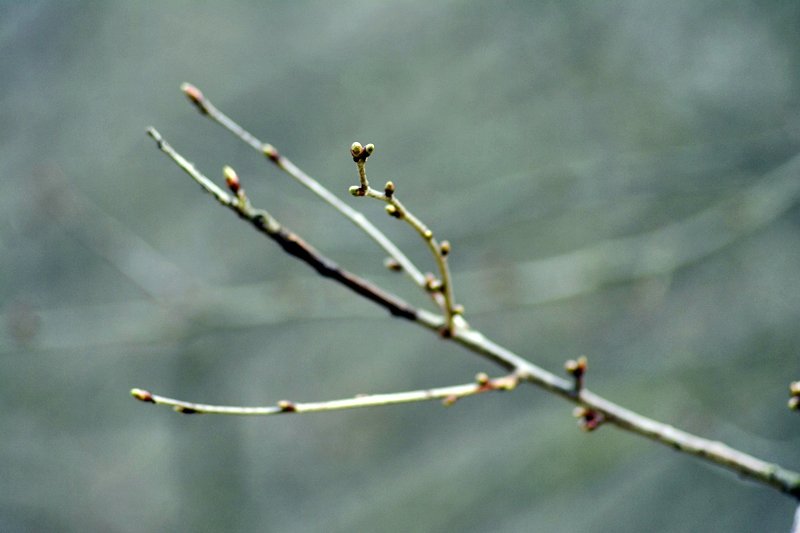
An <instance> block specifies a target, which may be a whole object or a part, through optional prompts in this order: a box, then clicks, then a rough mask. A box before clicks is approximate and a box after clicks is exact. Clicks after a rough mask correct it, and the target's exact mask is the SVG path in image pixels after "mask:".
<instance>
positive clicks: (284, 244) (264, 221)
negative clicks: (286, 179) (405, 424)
mask: <svg viewBox="0 0 800 533" xmlns="http://www.w3.org/2000/svg"><path fill="white" fill-rule="evenodd" d="M147 134H148V135H150V137H152V138H153V139H154V140H155V141H156V145H157V146H158V148H159V149H160V150H161V151H162V152H164V153H165V154H167V155H168V156H169V157H170V158H172V160H173V161H174V162H175V163H176V164H177V165H178V166H179V167H181V168H182V169H183V170H184V172H186V173H187V174H188V175H189V176H191V177H192V179H194V180H195V181H196V182H197V183H198V184H200V186H201V187H203V189H204V190H205V191H206V192H207V193H209V194H211V195H212V196H213V197H214V198H216V199H217V201H218V202H219V203H221V204H222V205H224V206H225V207H227V208H229V209H231V210H233V211H235V212H236V213H237V214H238V215H239V216H240V217H241V218H243V219H245V220H247V221H249V222H250V223H251V224H252V225H253V226H254V227H255V228H256V229H257V230H259V231H260V232H261V233H264V234H265V235H267V236H268V237H269V238H271V239H272V240H274V241H275V242H277V243H278V244H279V245H280V246H281V248H283V249H284V251H286V252H287V253H289V254H290V255H293V256H295V257H297V258H298V259H300V260H302V261H304V262H305V263H308V264H309V265H310V266H311V267H312V268H314V270H316V271H317V272H318V273H319V274H321V275H322V276H324V277H328V278H332V279H335V280H336V281H338V282H339V283H342V284H343V285H345V286H347V287H349V288H350V289H352V290H353V291H355V292H357V293H358V294H360V295H362V296H364V297H365V298H367V299H369V300H372V301H373V302H375V303H377V304H378V305H381V306H382V307H384V308H386V309H387V310H388V311H389V312H390V313H391V314H393V315H396V316H402V317H404V318H408V319H410V320H414V319H415V318H416V316H417V315H418V314H419V311H418V310H417V309H415V308H414V307H412V306H411V305H409V304H407V303H406V302H404V301H403V300H401V299H400V298H398V297H396V296H394V295H392V294H389V293H387V292H385V291H384V290H382V289H380V288H379V287H376V286H375V285H373V284H372V283H370V282H368V281H367V280H365V279H363V278H361V277H359V276H356V275H355V274H353V273H351V272H348V271H347V270H345V269H343V268H341V267H340V266H339V265H337V264H336V263H335V262H333V261H331V260H330V259H328V258H327V257H325V256H324V255H322V254H320V253H319V252H318V251H317V250H316V249H315V248H314V247H312V246H311V245H309V244H308V243H307V242H305V241H304V240H303V239H301V238H300V237H299V236H298V235H297V234H295V233H293V232H291V231H289V230H288V229H286V228H285V227H283V226H282V225H281V224H280V223H279V222H278V221H277V220H276V219H275V218H274V217H273V216H272V215H270V214H269V213H267V212H266V211H264V210H263V209H255V208H254V207H253V206H252V205H251V204H250V202H249V201H248V200H247V197H246V196H244V191H243V190H242V191H241V192H242V194H241V195H239V196H237V197H235V198H234V197H232V196H231V195H229V194H228V193H227V192H225V191H223V190H222V189H221V188H220V187H219V186H217V185H216V184H215V183H214V182H212V181H211V180H210V179H208V178H207V177H206V176H204V175H203V174H202V173H200V172H199V171H198V170H197V169H196V168H195V167H194V165H193V164H192V163H190V162H189V161H187V160H186V159H185V158H184V157H183V156H182V155H180V154H179V153H178V152H176V151H175V150H174V149H173V148H172V146H170V145H169V144H168V143H167V142H166V141H165V140H164V139H163V137H162V136H161V134H160V133H158V131H156V130H155V129H154V128H148V130H147Z"/></svg>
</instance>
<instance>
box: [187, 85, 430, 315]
mask: <svg viewBox="0 0 800 533" xmlns="http://www.w3.org/2000/svg"><path fill="white" fill-rule="evenodd" d="M181 90H182V91H183V93H184V94H185V95H186V97H187V98H188V99H189V101H190V102H192V103H193V104H194V105H195V107H197V110H198V111H200V114H201V115H205V116H206V117H208V118H210V119H211V120H212V121H214V122H216V123H217V124H219V125H220V126H222V127H223V128H225V129H226V130H228V131H229V132H231V133H233V134H234V135H235V136H237V137H238V138H239V139H241V140H242V141H244V142H245V143H247V144H248V145H250V146H251V147H252V148H253V149H254V150H256V151H258V152H259V153H261V154H263V155H264V156H266V157H267V159H269V160H270V161H272V162H273V163H274V164H275V166H277V167H278V168H279V169H281V170H282V171H284V172H285V173H286V174H288V175H289V176H290V177H291V178H293V179H294V180H296V181H297V182H299V183H300V184H301V185H303V186H304V187H306V188H307V189H309V190H310V191H311V192H313V193H314V194H316V195H317V196H318V197H319V198H321V199H322V200H323V201H324V202H326V203H327V204H328V205H330V206H331V207H333V208H334V209H336V210H337V211H338V212H339V213H341V214H342V215H343V216H344V217H345V218H347V219H348V220H349V221H350V222H352V223H353V224H355V225H356V226H357V227H358V228H360V229H361V230H362V231H363V232H364V233H366V234H367V235H368V236H369V237H370V238H371V239H372V240H373V241H375V242H376V243H377V244H378V245H379V246H380V247H381V248H383V250H384V251H385V252H386V253H387V254H389V257H391V258H392V259H394V260H395V261H396V262H397V264H398V265H399V267H400V268H401V269H402V270H403V271H405V272H406V273H407V274H408V275H409V276H410V277H411V279H413V280H414V283H416V284H417V286H419V287H421V288H425V283H426V279H425V276H424V275H423V274H422V272H420V270H419V269H418V268H417V267H416V266H415V265H414V263H413V262H412V261H411V260H410V259H409V258H408V257H407V256H406V255H405V254H404V253H403V252H402V251H401V250H400V249H399V248H398V247H397V246H395V244H394V243H393V242H392V241H391V240H389V238H388V237H386V235H384V234H383V232H382V231H381V230H379V229H378V228H376V227H375V226H374V225H373V224H372V222H370V221H369V220H368V219H367V218H366V217H365V216H364V215H363V214H362V213H360V212H359V211H356V210H355V209H353V208H352V207H350V206H349V205H347V204H346V203H344V202H343V201H342V200H340V199H339V198H338V197H337V196H336V195H334V194H333V193H331V191H329V190H328V189H327V188H325V187H324V186H323V185H321V184H320V183H319V182H318V181H317V180H315V179H314V178H312V177H311V176H309V175H308V174H306V173H305V172H303V171H302V170H300V169H299V168H298V167H297V165H295V164H294V163H292V162H291V161H290V160H289V158H287V157H286V156H284V155H282V154H281V153H280V152H278V150H277V149H276V148H275V147H274V146H272V145H271V144H269V143H265V142H262V141H260V140H259V139H258V138H256V136H255V135H253V134H251V133H250V132H249V131H247V130H245V129H244V128H243V127H242V126H240V125H239V124H238V123H236V121H234V120H233V119H232V118H230V117H229V116H227V115H226V114H225V113H223V112H222V111H220V110H219V109H217V107H216V106H215V105H214V104H213V103H211V101H210V100H209V99H208V98H206V97H205V95H204V94H203V93H202V92H201V91H200V89H198V88H197V87H195V86H194V85H192V84H191V83H184V84H183V85H181ZM431 296H432V298H433V299H434V301H437V304H439V306H440V307H441V305H442V302H440V301H438V300H437V298H439V295H438V294H432V295H431Z"/></svg>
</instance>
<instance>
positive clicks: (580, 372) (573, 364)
mask: <svg viewBox="0 0 800 533" xmlns="http://www.w3.org/2000/svg"><path fill="white" fill-rule="evenodd" d="M588 368H589V360H588V359H586V356H585V355H582V356H580V357H578V359H577V360H575V359H570V360H569V361H567V362H566V363H564V369H565V370H566V371H567V373H568V374H569V375H570V376H572V377H573V378H574V379H575V392H579V391H580V390H581V389H582V388H583V376H584V375H585V374H586V370H587V369H588Z"/></svg>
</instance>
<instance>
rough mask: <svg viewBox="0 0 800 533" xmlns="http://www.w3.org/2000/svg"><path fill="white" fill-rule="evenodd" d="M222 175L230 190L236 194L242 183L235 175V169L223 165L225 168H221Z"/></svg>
mask: <svg viewBox="0 0 800 533" xmlns="http://www.w3.org/2000/svg"><path fill="white" fill-rule="evenodd" d="M222 175H223V176H225V183H226V184H227V185H228V188H229V189H230V190H231V192H232V193H233V194H237V193H238V192H239V190H240V189H241V186H242V185H241V183H240V182H239V176H238V175H236V171H235V170H233V169H232V168H231V167H229V166H227V165H225V168H223V169H222Z"/></svg>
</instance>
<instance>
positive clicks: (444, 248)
mask: <svg viewBox="0 0 800 533" xmlns="http://www.w3.org/2000/svg"><path fill="white" fill-rule="evenodd" d="M439 253H441V254H442V257H447V256H448V255H449V254H450V241H442V242H441V244H440V245H439Z"/></svg>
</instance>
